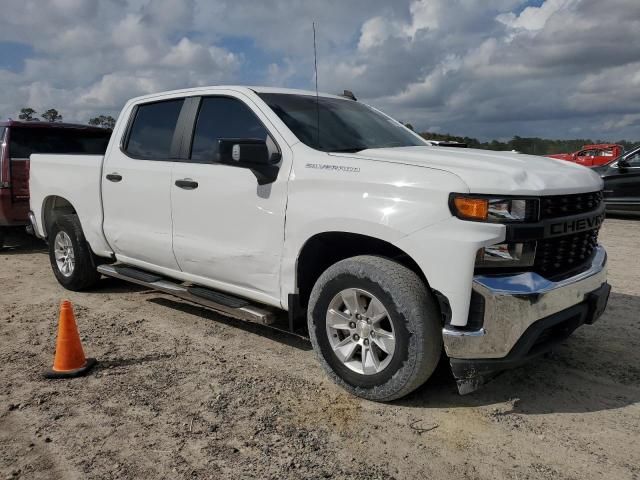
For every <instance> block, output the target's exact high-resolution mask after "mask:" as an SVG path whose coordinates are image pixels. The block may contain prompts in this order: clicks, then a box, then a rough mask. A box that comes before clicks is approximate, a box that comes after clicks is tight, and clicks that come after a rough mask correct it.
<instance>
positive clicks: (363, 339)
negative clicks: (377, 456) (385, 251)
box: [308, 256, 442, 402]
mask: <svg viewBox="0 0 640 480" xmlns="http://www.w3.org/2000/svg"><path fill="white" fill-rule="evenodd" d="M308 323H309V336H310V338H311V342H312V344H313V347H314V349H315V351H316V353H317V355H318V358H319V360H320V363H321V364H322V366H323V368H324V369H325V370H326V371H327V373H328V374H329V376H330V377H331V378H332V379H333V380H334V381H335V382H336V383H338V384H339V385H341V386H342V387H343V388H345V389H346V390H348V391H349V392H351V393H353V394H355V395H358V396H360V397H364V398H367V399H369V400H375V401H383V402H384V401H391V400H395V399H397V398H400V397H403V396H405V395H407V394H408V393H410V392H412V391H413V390H415V389H416V388H418V387H419V386H420V385H422V384H423V383H424V382H426V381H427V379H428V378H429V377H430V376H431V374H432V373H433V371H434V370H435V368H436V366H437V365H438V361H439V359H440V355H441V352H442V334H441V325H440V316H439V314H438V309H437V307H436V303H435V300H434V299H433V297H432V295H431V294H430V292H429V291H428V289H427V287H426V285H425V284H424V282H423V281H422V280H421V279H420V277H418V275H417V274H416V273H414V272H413V271H411V270H409V269H408V268H406V267H404V266H402V265H400V264H398V263H396V262H394V261H392V260H389V259H386V258H382V257H374V256H358V257H352V258H348V259H346V260H342V261H340V262H338V263H336V264H334V265H332V266H331V267H329V268H328V269H327V270H326V271H325V272H324V273H323V274H322V275H321V276H320V278H319V279H318V281H317V282H316V284H315V286H314V288H313V290H312V292H311V297H310V299H309V309H308Z"/></svg>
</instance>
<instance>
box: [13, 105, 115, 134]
mask: <svg viewBox="0 0 640 480" xmlns="http://www.w3.org/2000/svg"><path fill="white" fill-rule="evenodd" d="M37 114H38V112H36V111H35V110H34V109H33V108H31V107H25V108H22V109H20V114H19V115H18V118H19V119H20V120H23V121H25V122H39V121H40V119H39V118H38V117H37V116H36V115H37ZM40 117H41V118H43V119H44V121H46V122H61V121H62V115H61V114H60V112H58V110H56V109H55V108H50V109H49V110H47V111H46V112H44V113H42V114H41V115H40ZM115 124H116V119H115V118H113V117H112V116H111V115H98V116H97V117H93V118H91V119H89V125H93V126H96V127H102V128H108V129H109V130H113V127H114V126H115Z"/></svg>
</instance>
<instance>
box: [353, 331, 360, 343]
mask: <svg viewBox="0 0 640 480" xmlns="http://www.w3.org/2000/svg"><path fill="white" fill-rule="evenodd" d="M353 340H354V341H356V342H357V341H358V340H360V335H358V334H357V333H356V334H354V335H353Z"/></svg>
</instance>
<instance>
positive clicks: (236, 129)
mask: <svg viewBox="0 0 640 480" xmlns="http://www.w3.org/2000/svg"><path fill="white" fill-rule="evenodd" d="M221 138H242V139H259V140H267V141H268V139H269V134H268V132H267V129H266V128H265V127H264V125H263V124H262V122H261V121H260V120H259V119H258V117H256V116H255V114H254V113H253V112H252V111H251V109H249V107H247V106H246V105H245V104H244V103H243V102H241V101H240V100H238V99H236V98H231V97H205V98H203V99H202V102H201V103H200V110H199V111H198V118H197V120H196V127H195V131H194V134H193V143H192V145H191V161H192V162H198V163H213V162H217V161H218V140H220V139H221Z"/></svg>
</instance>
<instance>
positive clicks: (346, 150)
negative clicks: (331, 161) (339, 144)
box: [329, 146, 369, 153]
mask: <svg viewBox="0 0 640 480" xmlns="http://www.w3.org/2000/svg"><path fill="white" fill-rule="evenodd" d="M368 148H369V147H365V146H362V147H349V148H336V149H335V150H330V151H329V153H356V152H359V151H361V150H366V149H368Z"/></svg>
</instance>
